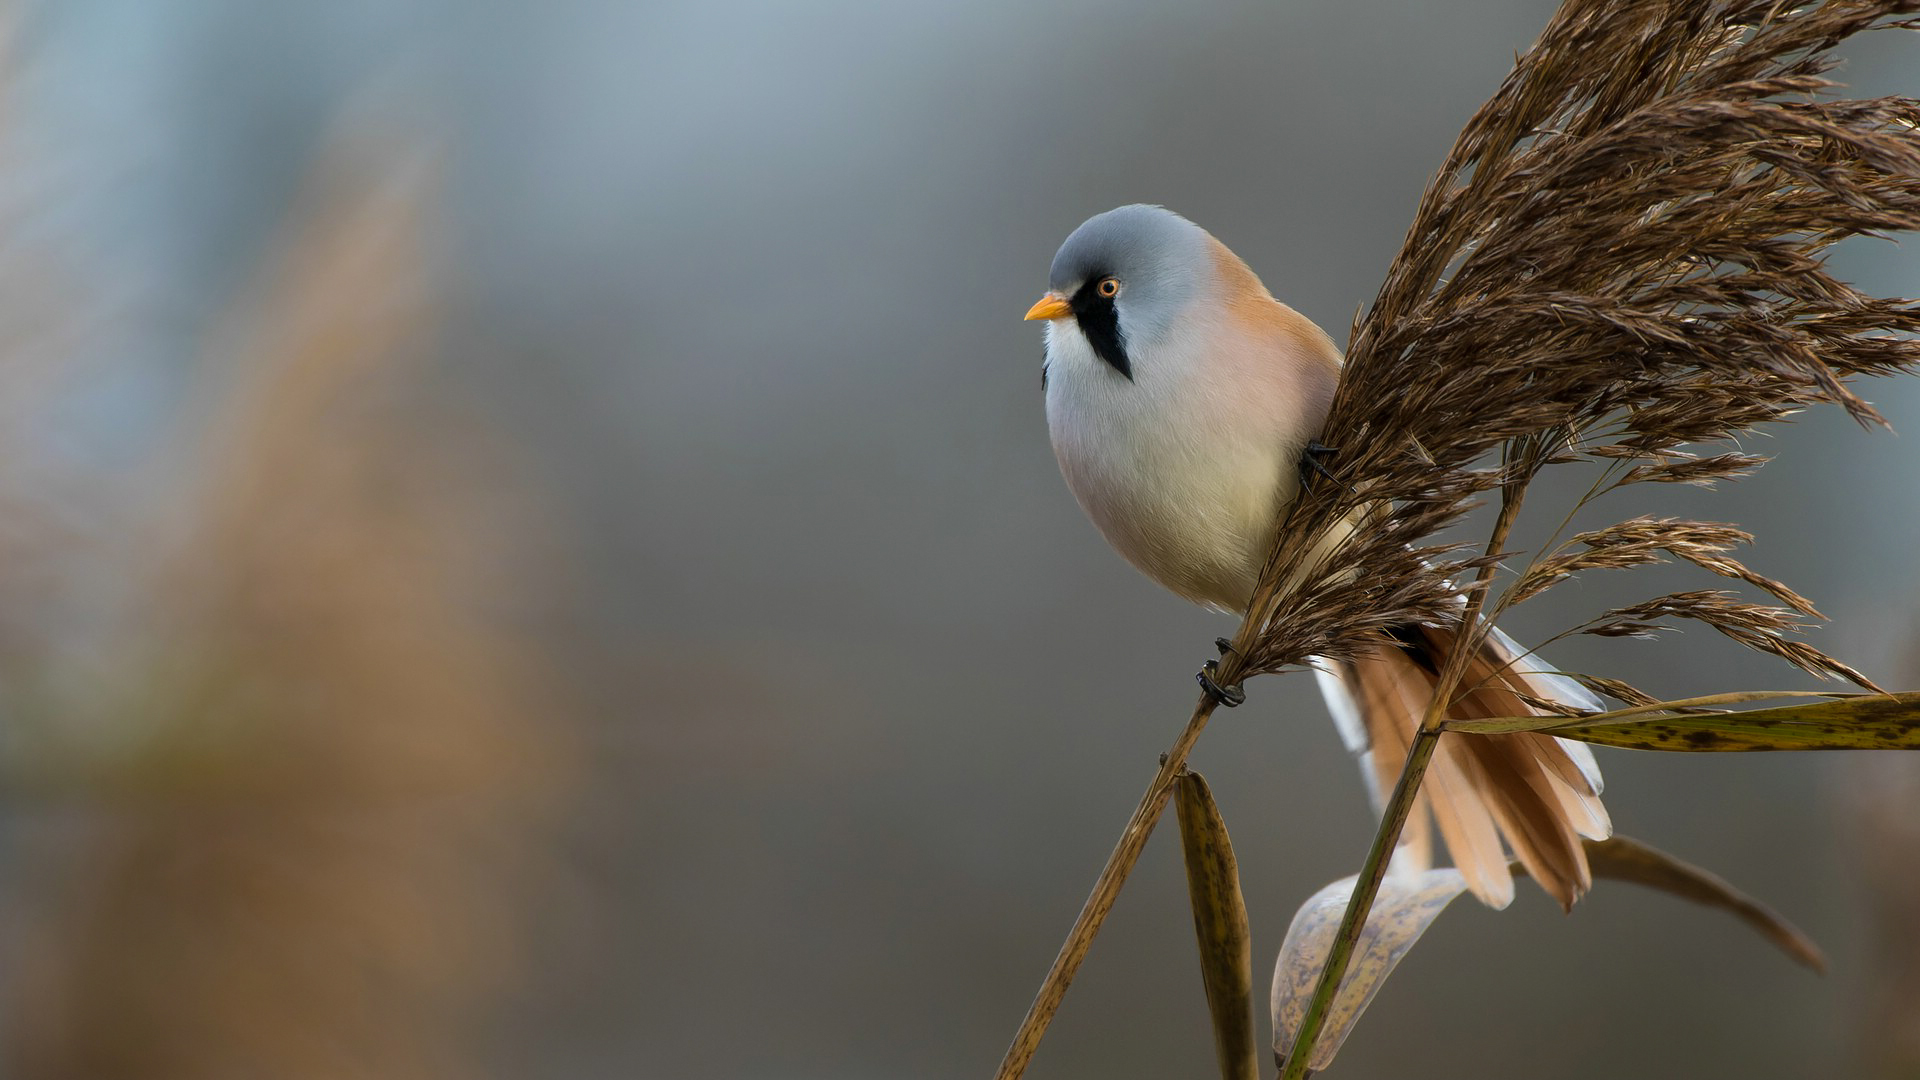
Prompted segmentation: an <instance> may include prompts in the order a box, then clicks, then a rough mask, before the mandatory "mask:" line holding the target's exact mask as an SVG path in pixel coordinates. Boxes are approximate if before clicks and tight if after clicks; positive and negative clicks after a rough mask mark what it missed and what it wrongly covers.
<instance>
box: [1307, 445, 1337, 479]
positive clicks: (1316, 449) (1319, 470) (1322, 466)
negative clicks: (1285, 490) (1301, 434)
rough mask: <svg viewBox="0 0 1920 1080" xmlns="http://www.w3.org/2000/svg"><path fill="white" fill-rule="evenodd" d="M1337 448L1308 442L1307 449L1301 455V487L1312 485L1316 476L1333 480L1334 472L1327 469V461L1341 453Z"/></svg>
mask: <svg viewBox="0 0 1920 1080" xmlns="http://www.w3.org/2000/svg"><path fill="white" fill-rule="evenodd" d="M1339 452H1340V451H1339V449H1338V448H1337V447H1332V446H1326V445H1323V444H1321V443H1318V442H1308V443H1307V448H1306V449H1305V450H1304V451H1302V452H1301V454H1300V485H1301V486H1302V487H1306V486H1309V485H1311V484H1312V482H1313V478H1314V477H1315V476H1324V477H1326V478H1327V479H1328V480H1332V479H1333V470H1331V469H1329V468H1327V464H1326V461H1325V459H1326V458H1329V457H1332V456H1333V455H1334V454H1337V453H1339Z"/></svg>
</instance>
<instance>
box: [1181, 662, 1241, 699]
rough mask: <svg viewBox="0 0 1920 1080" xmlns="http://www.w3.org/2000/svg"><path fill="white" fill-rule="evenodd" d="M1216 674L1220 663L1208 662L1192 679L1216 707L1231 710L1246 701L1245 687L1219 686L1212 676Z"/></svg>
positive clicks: (1235, 685)
mask: <svg viewBox="0 0 1920 1080" xmlns="http://www.w3.org/2000/svg"><path fill="white" fill-rule="evenodd" d="M1218 674H1220V662H1219V661H1218V660H1209V661H1207V662H1206V663H1205V664H1202V665H1201V667H1200V670H1199V672H1198V673H1196V674H1195V675H1194V679H1195V680H1197V681H1198V682H1199V683H1200V689H1202V690H1204V691H1206V694H1207V696H1208V697H1210V698H1212V699H1213V700H1214V703H1215V704H1217V705H1225V706H1226V707H1227V708H1229V709H1231V708H1234V707H1235V706H1237V705H1240V704H1241V703H1243V702H1245V701H1246V700H1247V691H1246V688H1245V687H1243V686H1241V685H1240V684H1239V683H1234V684H1233V685H1231V686H1221V685H1220V683H1219V681H1218V680H1216V679H1215V678H1214V676H1216V675H1218Z"/></svg>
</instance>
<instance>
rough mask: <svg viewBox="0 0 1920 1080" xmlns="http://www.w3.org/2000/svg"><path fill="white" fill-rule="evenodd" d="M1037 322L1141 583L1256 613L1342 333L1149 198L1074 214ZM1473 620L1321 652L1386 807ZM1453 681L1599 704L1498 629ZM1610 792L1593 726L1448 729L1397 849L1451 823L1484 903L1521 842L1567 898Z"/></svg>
mask: <svg viewBox="0 0 1920 1080" xmlns="http://www.w3.org/2000/svg"><path fill="white" fill-rule="evenodd" d="M1026 318H1027V319H1028V320H1030V321H1040V322H1043V323H1044V324H1045V359H1044V361H1043V364H1042V368H1041V384H1042V387H1043V394H1044V396H1045V399H1046V417H1047V429H1048V433H1049V436H1050V438H1051V441H1052V444H1053V451H1054V456H1055V458H1056V459H1057V461H1058V463H1059V466H1060V472H1061V475H1062V476H1063V477H1064V478H1065V480H1066V484H1067V487H1068V489H1069V490H1071V491H1072V493H1073V495H1074V498H1075V499H1076V500H1077V501H1078V502H1079V504H1080V507H1081V509H1082V510H1083V511H1085V513H1086V515H1087V517H1088V518H1090V519H1091V520H1092V522H1093V524H1094V526H1095V527H1096V528H1097V529H1098V530H1099V532H1100V533H1101V534H1102V535H1103V536H1104V537H1105V538H1106V540H1107V542H1108V543H1109V544H1111V545H1112V547H1113V548H1114V549H1115V550H1116V551H1117V552H1118V553H1119V554H1120V555H1121V556H1122V557H1123V558H1124V559H1125V560H1126V561H1127V562H1129V563H1131V564H1132V565H1133V566H1134V567H1135V568H1137V569H1138V570H1140V571H1141V572H1142V573H1143V574H1145V575H1146V576H1147V577H1148V578H1151V579H1152V580H1154V581H1156V582H1158V583H1159V584H1160V585H1162V586H1165V587H1166V588H1167V589H1169V590H1171V591H1172V592H1174V593H1175V594H1177V595H1179V596H1182V597H1185V598H1186V599H1188V600H1191V601H1194V602H1196V603H1198V604H1201V605H1203V606H1206V607H1209V608H1212V609H1215V610H1217V611H1220V612H1224V613H1230V614H1242V613H1244V612H1245V610H1246V608H1247V606H1248V604H1249V602H1250V601H1251V599H1252V596H1253V591H1254V587H1255V584H1256V583H1257V581H1258V579H1259V577H1260V572H1261V570H1262V568H1263V566H1264V565H1265V563H1266V558H1267V554H1268V548H1269V546H1270V544H1271V543H1272V541H1273V538H1274V536H1275V533H1276V530H1277V528H1278V525H1279V519H1280V515H1281V514H1283V513H1284V512H1285V511H1286V509H1287V507H1288V505H1289V504H1290V503H1291V502H1292V500H1293V499H1294V498H1295V497H1296V496H1297V494H1298V493H1299V491H1300V489H1301V484H1302V479H1301V474H1302V468H1301V467H1302V464H1303V462H1306V461H1308V455H1309V453H1310V451H1313V452H1317V451H1325V450H1327V448H1325V447H1320V446H1319V444H1318V443H1317V442H1316V441H1315V440H1316V437H1317V436H1318V435H1319V434H1320V433H1321V429H1322V427H1323V426H1324V424H1325V421H1326V418H1327V414H1328V411H1329V409H1330V408H1331V406H1332V403H1333V398H1334V391H1335V389H1336V388H1337V387H1338V385H1339V380H1340V374H1341V367H1342V363H1343V357H1342V353H1341V350H1340V348H1339V346H1338V345H1336V344H1335V343H1334V341H1333V339H1332V338H1331V337H1330V336H1328V334H1327V333H1326V331H1324V330H1322V329H1321V328H1320V327H1319V326H1317V325H1315V324H1314V322H1313V321H1312V320H1311V319H1308V318H1307V317H1306V316H1304V315H1302V314H1300V313H1299V312H1298V311H1295V310H1294V309H1293V308H1291V307H1288V306H1287V305H1286V304H1284V303H1282V302H1280V301H1279V300H1276V299H1275V298H1274V297H1273V295H1272V294H1271V293H1270V292H1268V290H1267V287H1266V286H1265V285H1264V284H1263V283H1262V282H1261V280H1260V278H1259V277H1258V276H1257V275H1256V274H1255V273H1254V271H1253V270H1252V268H1250V267H1249V266H1248V265H1247V263H1246V262H1245V261H1244V260H1242V259H1241V258H1240V257H1239V256H1237V255H1235V254H1234V253H1233V252H1232V251H1231V250H1229V249H1228V248H1227V246H1226V245H1225V244H1223V243H1222V242H1221V241H1220V240H1218V239H1216V238H1215V237H1214V236H1213V234H1212V233H1209V232H1208V231H1207V230H1205V229H1203V228H1201V227H1200V226H1198V225H1196V224H1194V223H1193V222H1191V221H1189V220H1187V219H1186V218H1184V217H1182V216H1180V215H1179V214H1177V213H1174V212H1173V211H1171V210H1168V209H1166V208H1164V207H1160V206H1152V205H1145V204H1135V205H1130V206H1122V207H1119V208H1118V209H1114V210H1109V211H1106V212H1105V213H1101V214H1097V215H1095V216H1093V217H1091V218H1089V219H1087V220H1086V221H1085V222H1084V223H1082V224H1081V225H1080V226H1079V227H1078V228H1076V229H1074V230H1073V232H1072V233H1071V234H1070V235H1068V237H1067V238H1066V241H1065V242H1064V243H1062V244H1061V246H1060V249H1059V251H1058V252H1057V253H1056V254H1055V255H1054V258H1053V263H1052V265H1051V267H1050V268H1049V271H1048V276H1047V289H1046V292H1045V294H1044V295H1042V296H1041V298H1040V300H1039V301H1038V302H1037V303H1035V304H1034V305H1033V306H1032V308H1030V309H1029V310H1028V311H1027V313H1026ZM1334 452H1336V453H1337V451H1334ZM1346 527H1349V528H1365V527H1366V526H1365V522H1364V519H1349V521H1348V522H1347V526H1346ZM1330 546H1331V541H1329V542H1328V543H1327V544H1325V545H1323V546H1322V549H1321V554H1322V555H1324V554H1325V553H1326V552H1327V551H1328V549H1329V548H1330ZM1361 570H1362V568H1353V572H1356V573H1357V572H1361ZM1462 608H1464V603H1463V604H1462ZM1461 629H1462V627H1461V626H1460V625H1458V624H1456V625H1452V626H1445V625H1407V626H1403V627H1397V628H1394V629H1393V630H1392V631H1390V632H1387V633H1384V634H1382V635H1380V637H1379V638H1378V639H1377V640H1373V641H1368V642H1360V643H1356V648H1355V649H1354V650H1353V652H1354V658H1353V659H1350V660H1330V659H1325V658H1316V659H1315V660H1314V661H1313V662H1312V667H1313V669H1314V671H1315V672H1316V675H1317V677H1318V680H1319V683H1320V686H1321V690H1322V692H1323V695H1324V696H1325V698H1326V700H1327V704H1328V711H1329V712H1330V713H1331V714H1332V715H1333V718H1334V721H1335V724H1336V726H1337V727H1338V728H1339V730H1340V733H1341V736H1342V739H1343V741H1344V742H1345V744H1346V745H1347V747H1348V749H1350V750H1351V751H1353V752H1354V753H1355V754H1356V755H1357V756H1358V757H1359V758H1360V761H1361V773H1362V777H1363V779H1364V780H1365V781H1366V782H1367V786H1368V789H1369V793H1370V796H1371V799H1372V801H1373V804H1374V807H1375V810H1376V812H1378V811H1379V810H1380V808H1381V806H1382V805H1383V796H1384V794H1385V793H1386V792H1389V791H1391V789H1392V787H1393V784H1394V781H1395V779H1396V778H1397V777H1398V775H1399V768H1400V763H1401V761H1402V760H1403V759H1404V758H1405V756H1406V754H1407V751H1408V748H1409V747H1410V745H1411V743H1412V738H1413V736H1414V734H1415V732H1416V731H1417V729H1418V727H1419V724H1420V722H1421V720H1422V718H1423V715H1424V712H1425V709H1426V706H1427V702H1428V700H1429V699H1430V697H1431V696H1432V691H1433V688H1434V684H1435V682H1436V680H1437V678H1438V676H1439V672H1440V671H1441V670H1443V669H1444V667H1445V665H1446V663H1447V658H1448V655H1449V653H1450V652H1451V651H1452V650H1453V648H1454V645H1455V643H1456V642H1457V641H1459V640H1460V639H1461V637H1462V635H1461ZM1459 685H1460V686H1461V687H1463V688H1466V689H1465V690H1464V692H1461V693H1459V694H1458V696H1457V697H1456V699H1455V700H1454V701H1453V702H1452V703H1451V704H1450V706H1449V710H1448V714H1449V715H1450V716H1457V717H1496V716H1526V715H1538V714H1541V713H1542V712H1543V711H1545V709H1544V707H1543V706H1542V705H1539V704H1536V702H1555V703H1558V704H1560V705H1562V706H1566V707H1570V708H1574V709H1580V710H1592V711H1599V710H1601V708H1602V706H1601V705H1600V702H1599V701H1598V699H1597V698H1595V697H1594V695H1593V694H1592V693H1590V692H1589V691H1588V690H1587V689H1586V688H1585V687H1583V686H1581V685H1580V684H1579V683H1577V682H1575V681H1574V680H1572V679H1571V678H1568V677H1567V676H1565V675H1562V674H1559V673H1557V672H1554V671H1552V670H1551V669H1550V668H1547V667H1546V666H1545V665H1544V664H1543V663H1541V662H1540V661H1539V660H1538V659H1537V658H1534V657H1532V655H1531V654H1529V653H1528V652H1526V651H1525V650H1523V649H1521V648H1520V647H1519V646H1518V645H1517V644H1516V643H1515V642H1514V641H1513V639H1512V638H1510V637H1508V636H1507V635H1506V634H1504V633H1501V632H1500V631H1499V630H1498V629H1497V628H1492V627H1489V628H1488V633H1487V634H1485V635H1484V636H1483V638H1482V639H1481V643H1480V644H1479V645H1478V646H1477V652H1476V653H1475V655H1474V656H1472V657H1471V658H1470V659H1469V660H1468V662H1467V666H1466V669H1465V675H1464V677H1463V678H1462V679H1461V681H1460V684H1459ZM1601 791H1602V781H1601V777H1600V771H1599V768H1598V766H1597V765H1596V763H1595V761H1594V758H1593V754H1592V752H1591V751H1590V750H1589V749H1588V748H1587V747H1586V746H1585V745H1583V744H1581V743H1576V742H1571V741H1568V740H1564V739H1559V738H1555V737H1552V736H1548V735H1541V734H1536V733H1517V734H1507V735H1465V734H1458V733H1447V734H1444V735H1442V736H1441V737H1440V741H1439V742H1438V744H1437V746H1436V749H1435V753H1434V759H1433V762H1432V764H1431V766H1430V767H1429V771H1428V774H1427V778H1426V783H1425V786H1424V788H1423V790H1422V792H1421V795H1420V805H1419V806H1418V807H1416V810H1415V812H1414V814H1413V815H1411V816H1410V818H1409V820H1408V824H1407V827H1406V830H1405V836H1404V837H1403V844H1402V847H1401V849H1400V850H1399V851H1398V853H1396V855H1395V857H1394V864H1393V865H1394V866H1395V867H1396V868H1406V867H1412V868H1415V869H1424V868H1425V867H1426V866H1428V865H1430V864H1431V862H1432V858H1433V852H1432V847H1433V845H1432V830H1433V829H1434V828H1436V827H1437V829H1438V832H1439V834H1440V838H1441V840H1443V841H1444V842H1445V845H1446V848H1447V851H1448V853H1449V855H1450V856H1451V858H1452V861H1453V865H1454V866H1455V867H1457V868H1458V869H1459V871H1460V873H1461V875H1462V877H1463V878H1464V879H1465V880H1466V882H1467V886H1468V888H1469V889H1470V890H1471V891H1472V892H1473V893H1474V895H1475V896H1476V897H1478V898H1479V899H1480V900H1481V901H1482V902H1483V903H1485V904H1487V905H1488V906H1489V907H1494V908H1504V907H1506V906H1507V905H1508V904H1509V903H1511V902H1512V900H1513V896H1514V883H1513V873H1512V870H1511V863H1510V859H1509V852H1510V853H1511V857H1512V859H1515V860H1517V861H1518V862H1519V863H1520V865H1521V866H1522V867H1523V868H1524V869H1525V870H1526V872H1527V874H1528V875H1529V876H1530V877H1532V878H1533V880H1534V881H1536V882H1537V883H1539V885H1540V886H1541V887H1542V888H1543V889H1544V890H1545V891H1546V892H1547V893H1548V894H1549V895H1550V896H1552V897H1553V898H1554V899H1556V900H1558V901H1559V902H1560V904H1561V906H1562V907H1563V908H1565V909H1568V910H1570V909H1571V908H1572V906H1573V904H1574V902H1575V901H1577V900H1578V899H1579V898H1580V896H1582V895H1583V894H1584V893H1585V892H1586V891H1587V890H1588V888H1590V887H1591V884H1592V874H1591V870H1590V868H1589V866H1588V862H1587V857H1586V851H1585V848H1584V847H1583V845H1582V838H1587V839H1593V840H1600V839H1605V838H1606V837H1607V836H1609V835H1610V834H1611V832H1612V825H1611V822H1610V820H1609V819H1608V816H1607V812H1606V809H1605V807H1604V806H1603V805H1602V803H1601V800H1600V795H1601Z"/></svg>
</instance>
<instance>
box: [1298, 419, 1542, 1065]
mask: <svg viewBox="0 0 1920 1080" xmlns="http://www.w3.org/2000/svg"><path fill="white" fill-rule="evenodd" d="M1522 452H1530V451H1528V450H1523V451H1522ZM1529 464H1531V463H1529ZM1531 478H1532V471H1531V468H1528V469H1527V470H1526V471H1525V474H1524V475H1523V476H1522V478H1520V479H1518V480H1515V481H1510V482H1508V483H1507V484H1506V485H1504V486H1503V487H1502V488H1501V492H1500V513H1499V516H1498V517H1496V518H1495V520H1494V523H1493V535H1492V536H1491V537H1489V538H1488V540H1487V553H1488V554H1489V555H1491V554H1494V553H1495V552H1498V551H1499V550H1500V549H1501V548H1502V547H1503V546H1505V544H1506V542H1507V534H1508V533H1509V532H1511V531H1512V530H1513V522H1514V519H1515V518H1517V517H1519V516H1520V503H1521V501H1522V500H1523V499H1524V498H1525V497H1526V493H1527V482H1528V481H1529V480H1530V479H1531ZM1493 574H1494V564H1493V563H1488V564H1486V565H1484V566H1482V567H1481V568H1480V572H1479V574H1478V575H1477V576H1476V577H1475V579H1474V582H1473V585H1472V586H1471V587H1470V588H1469V589H1468V590H1467V607H1466V611H1465V612H1463V613H1462V616H1461V622H1460V635H1459V637H1458V638H1456V639H1455V642H1454V649H1453V651H1452V652H1451V653H1449V654H1448V656H1447V662H1446V664H1445V665H1444V666H1443V667H1442V668H1441V669H1440V675H1439V677H1438V678H1437V679H1435V680H1434V686H1433V698H1432V700H1431V701H1429V702H1428V703H1427V714H1426V716H1425V718H1424V719H1422V720H1421V722H1420V730H1419V731H1417V732H1415V733H1414V738H1413V745H1412V746H1411V747H1409V748H1408V750H1407V763H1406V765H1405V766H1403V767H1402V768H1401V770H1400V779H1399V781H1398V782H1397V783H1395V784H1394V787H1393V798H1392V799H1391V800H1389V801H1388V803H1387V806H1386V809H1385V810H1384V811H1383V812H1382V814H1381V817H1380V828H1379V830H1378V831H1377V832H1375V833H1374V836H1373V847H1372V848H1371V849H1369V850H1368V851H1367V861H1366V864H1365V865H1364V866H1362V867H1361V869H1360V880H1358V881H1356V882H1355V883H1354V886H1353V899H1351V900H1349V901H1347V911H1346V914H1345V915H1343V916H1341V918H1340V930H1339V932H1338V933H1336V934H1335V935H1334V937H1333V946H1332V947H1331V948H1330V949H1328V950H1327V962H1326V965H1325V966H1324V967H1323V968H1321V970H1320V981H1319V983H1317V984H1315V986H1314V988H1313V1000H1312V1001H1310V1002H1308V1003H1307V1012H1306V1015H1305V1016H1303V1017H1301V1018H1300V1031H1299V1034H1298V1035H1296V1036H1295V1038H1294V1040H1293V1049H1292V1050H1291V1051H1290V1052H1289V1053H1288V1054H1287V1061H1286V1066H1285V1067H1284V1068H1283V1069H1282V1070H1281V1080H1305V1077H1306V1076H1307V1062H1309V1061H1311V1060H1312V1058H1313V1045H1314V1043H1316V1042H1318V1041H1319V1038H1320V1028H1321V1025H1322V1024H1323V1023H1324V1022H1325V1020H1326V1014H1327V1009H1328V1008H1329V1007H1331V1006H1332V1004H1333V997H1334V993H1335V992H1336V991H1337V990H1339V988H1340V980H1341V979H1342V978H1344V977H1345V976H1346V974H1347V963H1348V962H1349V961H1350V960H1352V959H1353V950H1354V947H1355V946H1356V945H1357V944H1358V943H1359V941H1360V931H1361V930H1362V929H1363V928H1364V927H1365V926H1366V923H1367V916H1368V915H1370V914H1372V913H1373V901H1374V898H1375V897H1376V896H1378V895H1379V893H1380V882H1381V880H1382V879H1383V878H1385V877H1386V873H1387V860H1388V857H1389V856H1390V855H1391V854H1392V852H1393V848H1394V845H1395V844H1398V843H1399V842H1400V831H1401V829H1402V828H1403V827H1405V825H1406V823H1407V817H1408V816H1409V815H1410V814H1411V813H1412V812H1413V803H1414V797H1415V796H1416V795H1418V794H1419V792H1420V782H1421V781H1422V780H1423V779H1425V778H1426V775H1427V765H1428V764H1429V763H1431V762H1432V760H1433V751H1434V748H1435V747H1436V746H1438V745H1439V742H1440V722H1441V720H1443V719H1444V718H1445V717H1446V714H1447V707H1448V705H1449V704H1451V703H1452V701H1453V693H1454V690H1455V688H1457V687H1458V686H1459V685H1460V680H1461V678H1462V677H1463V676H1464V675H1465V674H1466V670H1467V661H1468V658H1469V657H1471V656H1472V655H1473V653H1474V652H1476V651H1477V650H1478V649H1479V647H1480V642H1481V640H1482V639H1483V637H1484V634H1483V632H1482V631H1481V628H1480V611H1481V608H1482V606H1483V605H1484V603H1485V601H1486V598H1487V591H1488V589H1489V588H1490V587H1491V585H1492V580H1493ZM1454 737H1455V738H1460V736H1458V735H1456V736H1454Z"/></svg>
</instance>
